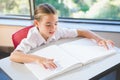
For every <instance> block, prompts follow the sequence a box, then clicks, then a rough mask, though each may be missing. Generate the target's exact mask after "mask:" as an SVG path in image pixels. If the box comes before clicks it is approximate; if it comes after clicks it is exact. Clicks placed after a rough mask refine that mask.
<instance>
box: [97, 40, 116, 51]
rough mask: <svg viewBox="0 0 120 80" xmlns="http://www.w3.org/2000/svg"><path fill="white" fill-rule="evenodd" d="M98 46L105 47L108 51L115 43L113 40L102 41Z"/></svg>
mask: <svg viewBox="0 0 120 80" xmlns="http://www.w3.org/2000/svg"><path fill="white" fill-rule="evenodd" d="M98 45H99V46H103V47H105V48H106V49H107V50H108V49H110V48H111V47H114V42H113V41H111V40H100V41H98Z"/></svg>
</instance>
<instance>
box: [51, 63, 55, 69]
mask: <svg viewBox="0 0 120 80" xmlns="http://www.w3.org/2000/svg"><path fill="white" fill-rule="evenodd" d="M49 65H50V69H55V68H57V66H56V64H54V63H49Z"/></svg>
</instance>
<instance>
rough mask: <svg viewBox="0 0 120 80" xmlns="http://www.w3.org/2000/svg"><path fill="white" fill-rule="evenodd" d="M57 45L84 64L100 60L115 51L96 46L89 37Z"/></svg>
mask: <svg viewBox="0 0 120 80" xmlns="http://www.w3.org/2000/svg"><path fill="white" fill-rule="evenodd" d="M86 43H87V44H86ZM59 46H60V47H61V48H63V49H64V50H65V51H66V52H68V53H69V54H70V55H71V56H73V57H75V58H76V59H78V60H79V61H80V62H81V63H84V64H87V63H90V62H93V61H97V60H100V59H102V58H105V57H107V56H110V55H112V54H115V53H116V51H115V50H113V49H112V50H107V49H105V48H104V47H100V46H97V44H96V43H94V42H93V41H91V40H89V39H80V40H76V41H73V42H68V43H65V44H61V45H59Z"/></svg>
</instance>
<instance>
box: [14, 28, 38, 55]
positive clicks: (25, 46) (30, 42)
mask: <svg viewBox="0 0 120 80" xmlns="http://www.w3.org/2000/svg"><path fill="white" fill-rule="evenodd" d="M35 39H36V37H35V34H34V32H33V31H32V30H31V29H30V31H29V32H28V35H27V38H24V39H23V40H22V41H21V43H20V44H19V45H18V46H17V47H16V49H15V50H20V51H22V52H24V53H28V52H29V51H30V50H31V49H33V48H35V47H36V46H37V43H36V40H35Z"/></svg>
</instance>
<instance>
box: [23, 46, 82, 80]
mask: <svg viewBox="0 0 120 80" xmlns="http://www.w3.org/2000/svg"><path fill="white" fill-rule="evenodd" d="M34 55H39V56H43V57H46V58H51V59H54V60H55V63H56V64H57V66H58V68H57V69H55V70H48V69H44V68H43V67H41V66H40V65H38V64H35V63H27V64H25V65H26V66H27V67H28V69H30V70H31V71H32V72H33V73H34V74H35V76H37V78H38V79H39V80H44V79H47V78H49V77H53V76H54V75H57V74H60V73H62V71H63V72H65V71H64V70H67V68H69V67H70V66H73V65H76V64H78V61H77V60H76V59H75V58H73V57H72V56H69V55H68V54H66V53H65V52H64V51H62V50H61V49H60V48H59V47H58V46H56V45H52V46H49V47H46V48H44V49H41V50H39V51H36V52H35V53H34ZM79 66H81V65H80V64H79Z"/></svg>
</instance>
